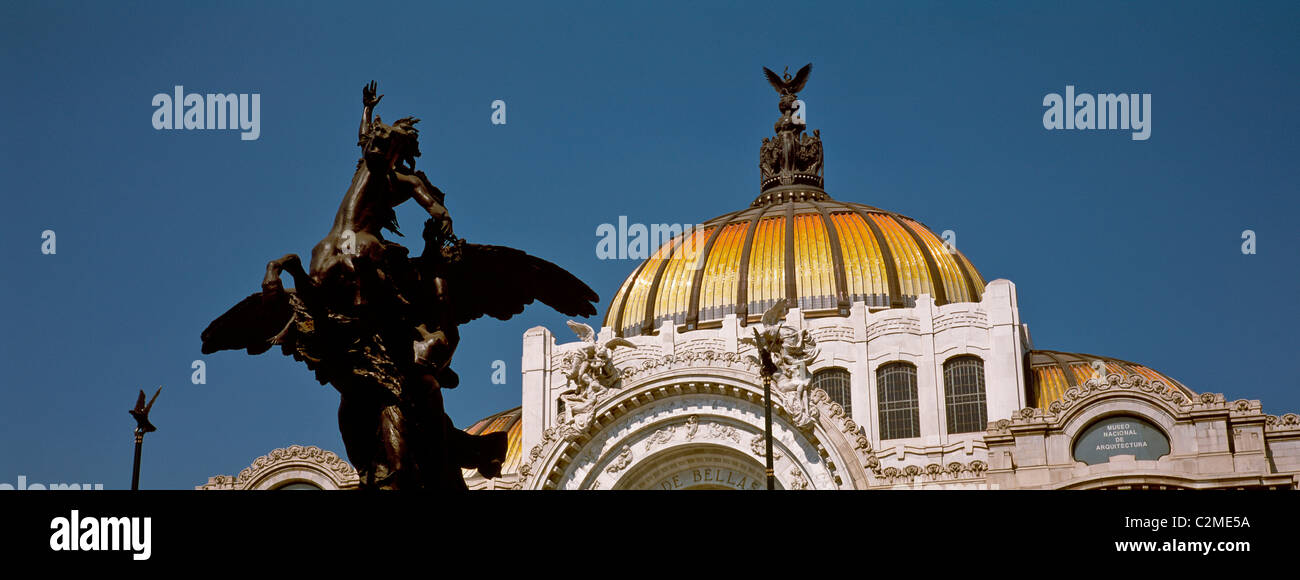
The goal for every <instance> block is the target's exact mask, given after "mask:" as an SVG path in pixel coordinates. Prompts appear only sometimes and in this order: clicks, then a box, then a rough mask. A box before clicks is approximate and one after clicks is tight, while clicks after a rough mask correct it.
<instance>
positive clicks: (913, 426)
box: [876, 362, 921, 440]
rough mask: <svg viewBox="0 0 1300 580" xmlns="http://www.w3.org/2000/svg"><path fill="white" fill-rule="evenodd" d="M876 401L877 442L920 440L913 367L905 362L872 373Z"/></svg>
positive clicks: (885, 366) (883, 366) (886, 366)
mask: <svg viewBox="0 0 1300 580" xmlns="http://www.w3.org/2000/svg"><path fill="white" fill-rule="evenodd" d="M876 385H877V393H878V394H879V400H880V438H881V439H882V440H883V439H904V438H907V437H920V436H921V410H920V406H919V405H918V404H917V400H916V367H915V366H912V365H910V364H908V363H905V362H895V363H889V364H886V365H881V366H880V368H878V369H876Z"/></svg>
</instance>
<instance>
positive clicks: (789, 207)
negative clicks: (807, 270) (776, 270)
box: [785, 203, 799, 308]
mask: <svg viewBox="0 0 1300 580" xmlns="http://www.w3.org/2000/svg"><path fill="white" fill-rule="evenodd" d="M794 228H795V223H794V204H793V203H787V204H786V205H785V306H786V308H798V307H799V281H798V279H796V278H795V276H797V275H798V274H797V273H796V272H795V270H796V268H795V255H794V254H795V247H794Z"/></svg>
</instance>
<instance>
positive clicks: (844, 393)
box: [812, 368, 853, 417]
mask: <svg viewBox="0 0 1300 580" xmlns="http://www.w3.org/2000/svg"><path fill="white" fill-rule="evenodd" d="M850 382H851V381H850V379H849V371H846V370H844V369H841V368H829V369H822V370H820V371H817V372H815V373H813V380H812V386H813V388H815V389H818V388H819V389H821V390H823V391H826V394H827V395H830V397H831V400H832V401H835V402H836V403H839V404H840V406H841V407H844V414H845V415H848V416H850V417H852V416H853V396H852V395H851V394H850V393H849V383H850Z"/></svg>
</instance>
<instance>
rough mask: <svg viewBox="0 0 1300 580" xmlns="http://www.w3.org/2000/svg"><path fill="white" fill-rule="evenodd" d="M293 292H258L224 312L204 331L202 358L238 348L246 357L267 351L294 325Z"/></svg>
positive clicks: (290, 290) (202, 336)
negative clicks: (291, 296) (244, 351)
mask: <svg viewBox="0 0 1300 580" xmlns="http://www.w3.org/2000/svg"><path fill="white" fill-rule="evenodd" d="M292 292H293V290H292V289H288V290H281V291H277V292H270V293H267V292H257V293H255V294H252V295H250V296H249V297H248V298H245V299H243V300H242V301H240V302H239V304H236V305H235V306H234V307H232V308H231V309H230V310H227V311H226V313H225V314H222V315H221V316H219V317H218V318H217V319H216V320H213V321H212V323H211V324H209V325H208V327H207V328H205V329H203V334H202V335H200V337H201V338H202V340H203V354H211V353H214V352H217V351H219V350H238V349H241V348H242V349H246V350H247V351H248V354H262V353H264V352H266V351H267V350H269V349H270V348H271V347H272V346H273V345H274V344H276V342H277V340H276V339H277V338H278V337H279V336H280V335H281V334H282V333H283V332H284V330H285V328H286V327H288V326H289V324H290V323H291V322H293V313H294V311H293V307H292V306H291V305H290V303H289V295H290V294H291V293H292Z"/></svg>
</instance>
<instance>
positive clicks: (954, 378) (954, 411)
mask: <svg viewBox="0 0 1300 580" xmlns="http://www.w3.org/2000/svg"><path fill="white" fill-rule="evenodd" d="M943 390H944V393H945V398H946V399H947V407H948V432H949V433H973V432H976V431H983V430H984V429H986V428H987V427H988V422H989V419H988V405H987V404H986V402H985V397H984V361H983V360H980V358H979V357H977V356H969V355H967V356H957V357H953V358H950V359H948V362H945V363H943Z"/></svg>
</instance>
